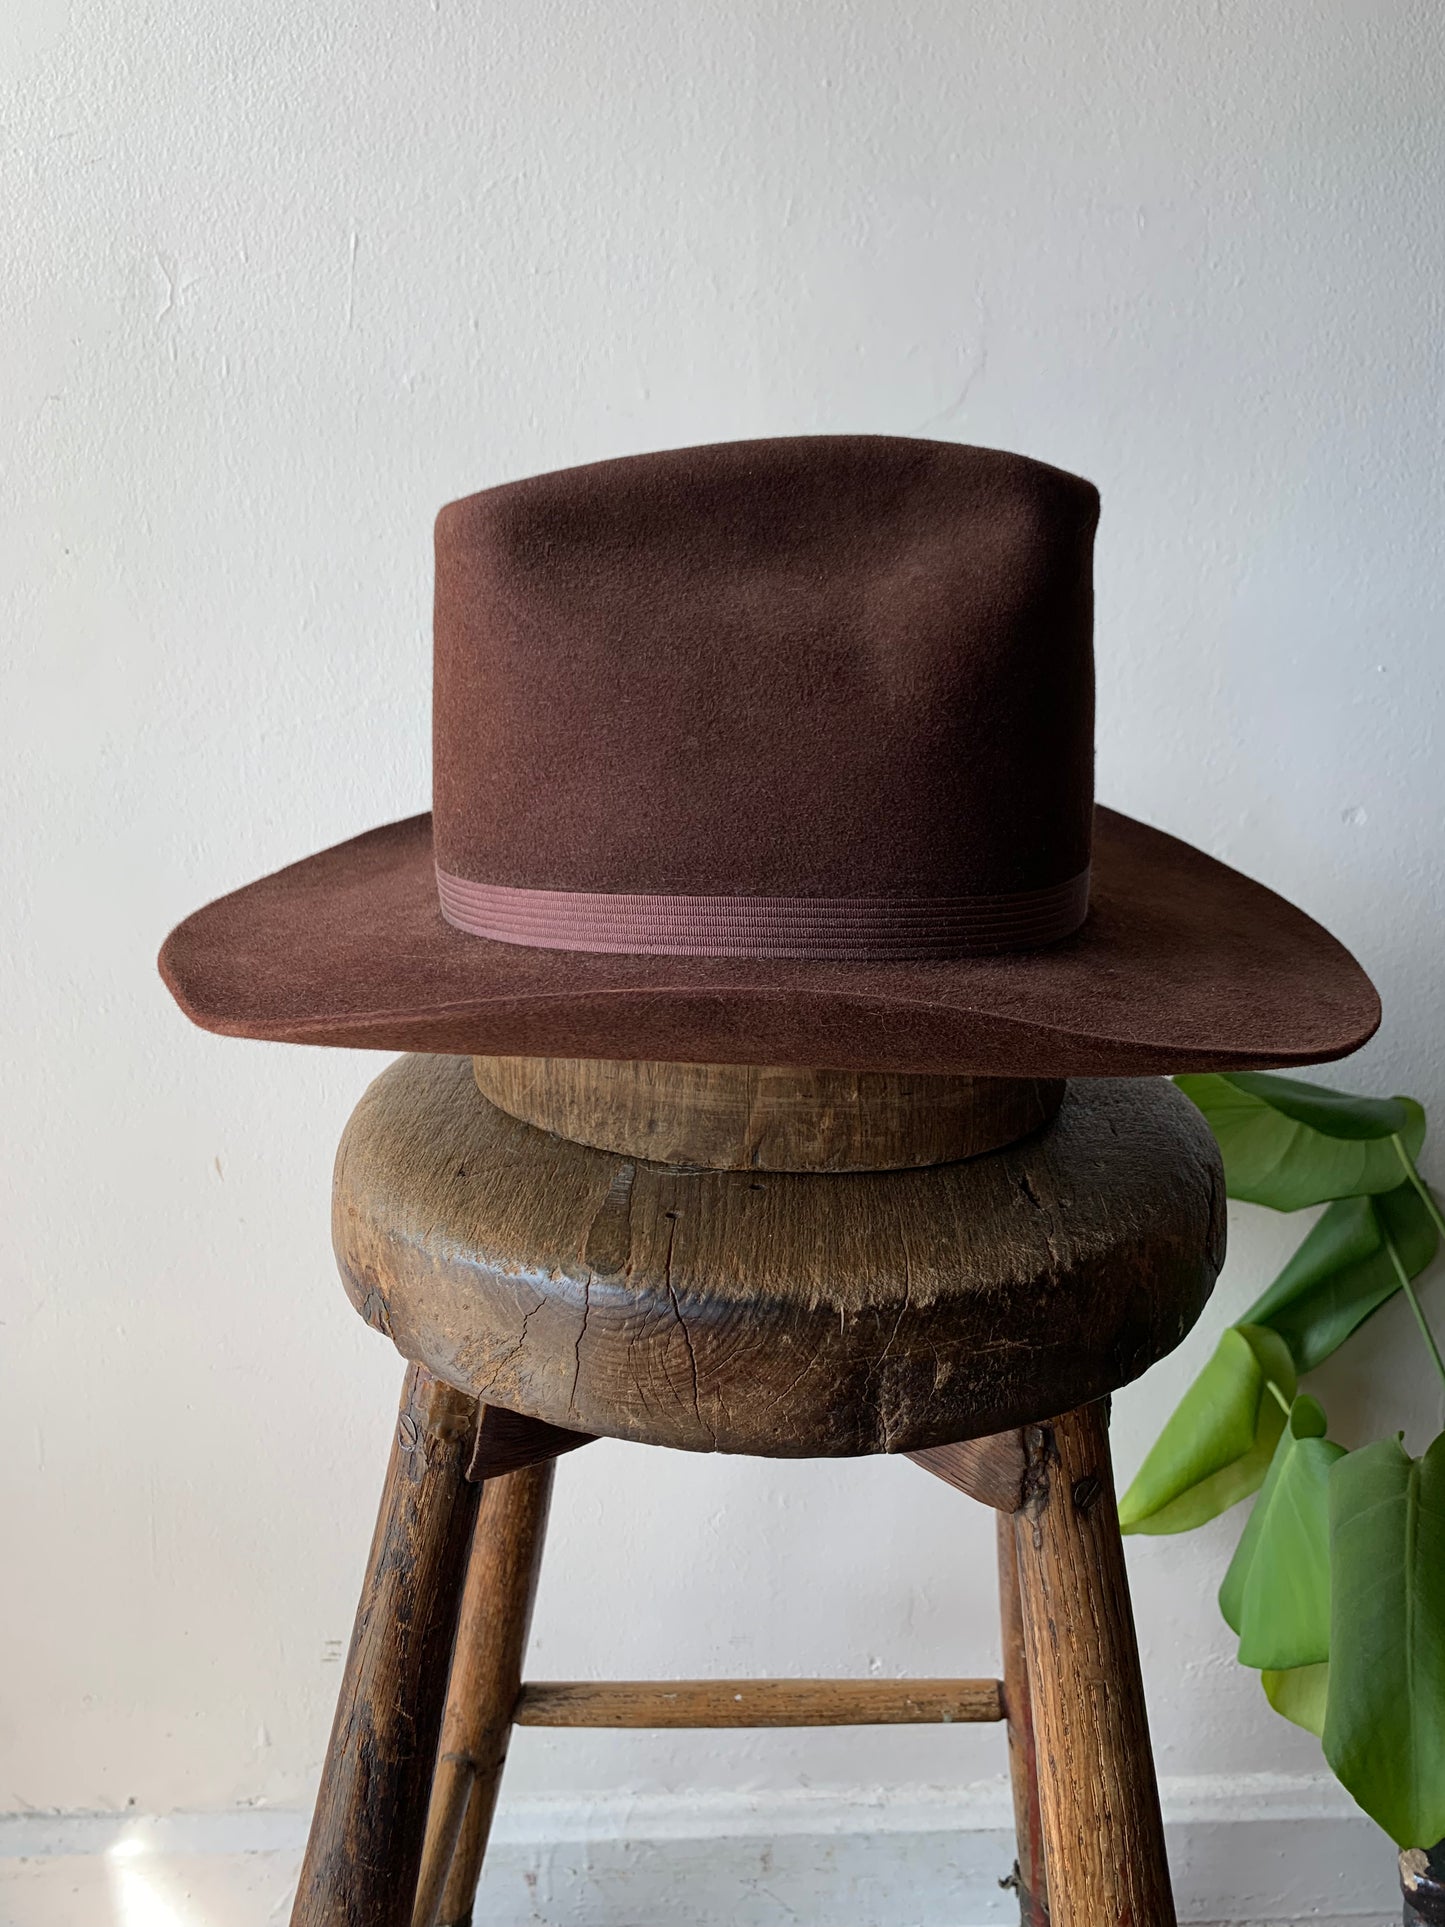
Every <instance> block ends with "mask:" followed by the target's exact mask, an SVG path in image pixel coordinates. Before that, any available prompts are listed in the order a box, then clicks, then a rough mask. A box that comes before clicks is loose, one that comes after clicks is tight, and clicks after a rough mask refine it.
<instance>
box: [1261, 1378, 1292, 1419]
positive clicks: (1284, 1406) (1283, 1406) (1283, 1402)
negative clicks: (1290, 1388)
mask: <svg viewBox="0 0 1445 1927" xmlns="http://www.w3.org/2000/svg"><path fill="white" fill-rule="evenodd" d="M1264 1382H1265V1384H1266V1385H1267V1386H1268V1387H1269V1389H1270V1390H1271V1391H1272V1392H1273V1393H1274V1401H1275V1404H1276V1405H1278V1407H1279V1409H1280V1410H1281V1411H1282V1412H1283V1413H1284V1415H1285V1417H1286V1418H1288V1417H1289V1400H1288V1399H1287V1398H1286V1397H1285V1395H1284V1393H1283V1392H1282V1391H1281V1390H1280V1389H1279V1387H1278V1385H1276V1384H1275V1382H1274V1380H1273V1379H1272V1378H1267V1379H1266V1380H1265V1381H1264Z"/></svg>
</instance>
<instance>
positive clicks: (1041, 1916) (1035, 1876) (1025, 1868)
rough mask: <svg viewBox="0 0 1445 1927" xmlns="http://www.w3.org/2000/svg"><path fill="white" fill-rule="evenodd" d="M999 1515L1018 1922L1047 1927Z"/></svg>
mask: <svg viewBox="0 0 1445 1927" xmlns="http://www.w3.org/2000/svg"><path fill="white" fill-rule="evenodd" d="M997 1518H998V1602H999V1623H1000V1625H1001V1627H1002V1631H1003V1703H1004V1717H1005V1718H1006V1719H1007V1721H1008V1768H1009V1779H1010V1780H1011V1782H1012V1783H1013V1796H1014V1833H1015V1835H1016V1836H1017V1838H1018V1861H1017V1865H1016V1869H1015V1871H1016V1874H1017V1879H1018V1895H1019V1927H1049V1888H1048V1878H1047V1875H1046V1874H1045V1871H1044V1837H1043V1813H1042V1810H1041V1808H1040V1805H1039V1775H1038V1763H1037V1760H1036V1758H1035V1754H1034V1716H1033V1706H1032V1703H1031V1700H1030V1694H1029V1662H1028V1651H1027V1647H1026V1643H1025V1640H1024V1622H1023V1602H1022V1600H1021V1599H1020V1597H1019V1555H1018V1547H1017V1545H1016V1544H1015V1541H1014V1532H1015V1528H1014V1521H1013V1515H1012V1514H1011V1513H1007V1512H1000V1513H999V1514H998V1515H997Z"/></svg>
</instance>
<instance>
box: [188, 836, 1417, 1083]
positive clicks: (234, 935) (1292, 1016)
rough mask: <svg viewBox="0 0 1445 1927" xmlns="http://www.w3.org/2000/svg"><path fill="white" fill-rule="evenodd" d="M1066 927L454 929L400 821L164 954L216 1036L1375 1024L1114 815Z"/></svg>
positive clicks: (769, 1051) (1068, 1061) (500, 1039)
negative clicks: (855, 932)
mask: <svg viewBox="0 0 1445 1927" xmlns="http://www.w3.org/2000/svg"><path fill="white" fill-rule="evenodd" d="M1093 843H1094V870H1093V890H1092V894H1091V898H1090V908H1089V916H1088V919H1087V921H1086V922H1085V923H1084V925H1083V927H1082V929H1080V930H1078V931H1077V932H1076V933H1075V934H1074V935H1073V936H1072V937H1066V938H1064V940H1063V941H1062V942H1061V943H1057V944H1052V945H1050V946H1049V947H1048V948H1046V949H1043V950H1035V951H1029V952H1024V953H1019V954H1015V955H1004V956H991V957H971V958H967V959H964V960H961V961H955V962H912V963H875V964H850V963H801V962H796V961H790V960H778V959H768V960H765V961H753V960H750V959H745V958H737V957H721V958H715V957H619V956H594V955H588V954H585V953H583V952H580V951H576V952H574V951H563V950H531V949H527V948H524V947H523V946H521V945H518V944H508V943H494V942H489V941H488V940H487V939H485V938H482V937H471V936H467V935H465V934H464V933H463V932H462V931H460V930H454V929H453V928H452V926H451V925H450V924H449V923H447V922H446V921H445V920H444V919H443V917H442V914H441V910H440V908H439V907H438V904H437V896H436V885H435V880H434V877H433V874H432V864H433V848H432V829H431V819H430V817H428V816H416V817H411V818H409V819H408V820H407V821H405V822H402V823H394V824H391V825H388V826H387V827H386V828H384V829H379V830H372V831H370V832H368V833H367V834H366V835H365V836H359V837H355V838H353V839H352V840H351V841H350V842H347V843H341V844H338V845H337V846H336V847H335V848H334V849H330V850H325V851H322V852H321V854H320V855H318V856H313V857H308V858H306V860H305V861H304V862H301V863H295V864H292V865H291V866H290V867H289V868H288V869H285V870H281V871H279V872H278V873H277V874H276V875H275V876H271V877H266V878H263V879H262V880H261V881H260V882H259V883H252V884H248V885H247V886H246V887H245V888H244V889H242V890H237V891H235V892H234V893H233V894H232V895H230V896H227V897H222V898H221V900H220V901H219V902H218V903H213V904H211V905H210V906H209V907H208V908H206V909H204V910H200V911H197V912H196V914H195V915H194V916H192V917H189V918H187V920H186V921H185V922H184V923H183V924H181V926H180V927H179V928H178V929H177V930H175V931H174V932H173V933H172V934H171V936H170V938H169V939H168V940H167V942H166V945H165V948H164V950H163V951H162V953H161V970H162V973H163V975H164V976H165V979H166V982H167V983H168V984H169V986H170V988H171V990H172V992H173V993H174V995H175V997H176V1000H177V1002H178V1003H179V1004H180V1006H181V1008H182V1009H183V1010H184V1011H185V1012H186V1014H187V1016H189V1017H190V1018H192V1019H193V1020H194V1021H195V1022H196V1023H198V1024H200V1025H202V1026H203V1027H204V1028H205V1029H207V1030H214V1031H221V1032H223V1033H225V1034H227V1035H230V1036H238V1037H267V1038H275V1039H278V1040H280V1041H281V1042H283V1043H294V1044H340V1045H348V1046H351V1047H353V1048H357V1049H376V1050H390V1051H442V1052H475V1053H481V1054H486V1055H492V1056H506V1055H509V1054H514V1055H518V1056H539V1057H545V1056H551V1057H615V1058H650V1059H660V1060H671V1061H673V1062H682V1063H686V1062H693V1063H720V1064H801V1065H811V1066H814V1067H817V1068H832V1069H843V1070H847V1069H856V1070H911V1071H939V1072H971V1073H973V1074H975V1075H980V1076H989V1075H994V1076H1001V1077H1111V1076H1130V1075H1137V1074H1140V1073H1143V1072H1148V1071H1184V1070H1243V1069H1262V1068H1265V1067H1267V1066H1270V1065H1290V1064H1315V1063H1322V1062H1324V1061H1325V1060H1326V1059H1329V1058H1333V1057H1343V1056H1345V1055H1346V1054H1347V1053H1348V1052H1349V1051H1352V1050H1354V1049H1355V1048H1356V1047H1357V1046H1358V1045H1360V1044H1362V1043H1364V1041H1365V1040H1366V1038H1367V1037H1369V1036H1370V1034H1371V1033H1372V1032H1373V1030H1374V1029H1375V1027H1376V1025H1377V1024H1378V1022H1379V1016H1380V1007H1379V1001H1378V999H1377V998H1376V996H1375V993H1374V990H1373V989H1372V988H1371V985H1370V982H1369V980H1368V978H1367V977H1366V976H1365V974H1364V972H1363V971H1362V970H1361V969H1360V967H1359V965H1358V964H1357V963H1356V962H1355V961H1354V959H1353V958H1352V957H1351V956H1350V954H1349V952H1348V951H1347V950H1345V949H1344V947H1343V946H1342V945H1341V944H1339V943H1337V942H1336V941H1335V939H1334V938H1333V937H1331V936H1330V935H1329V933H1328V932H1327V931H1325V930H1323V929H1321V928H1320V926H1319V924H1317V923H1315V922H1314V921H1313V920H1312V919H1311V918H1309V917H1307V916H1306V915H1305V914H1304V912H1303V911H1301V910H1296V909H1294V908H1293V907H1292V906H1291V905H1290V904H1288V903H1286V902H1285V901H1284V900H1283V898H1281V897H1278V896H1276V895H1275V894H1274V893H1273V892H1272V891H1270V890H1267V889H1265V888H1264V887H1263V886H1262V885H1260V884H1258V883H1254V882H1251V881H1250V880H1249V879H1248V878H1247V877H1243V876H1241V875H1240V874H1239V872H1238V871H1236V870H1231V869H1229V868H1227V867H1226V866H1225V865H1224V864H1222V863H1217V862H1215V861H1214V859H1213V858H1211V857H1208V856H1205V855H1204V854H1203V853H1202V852H1201V851H1199V850H1196V849H1193V848H1192V847H1191V846H1190V845H1189V844H1187V843H1182V842H1180V841H1179V840H1178V839H1177V838H1176V837H1172V836H1167V835H1165V834H1164V832H1162V831H1160V830H1155V829H1150V828H1149V827H1148V826H1147V825H1145V824H1143V823H1139V822H1137V821H1135V820H1133V819H1131V818H1129V817H1127V816H1120V815H1117V814H1116V813H1115V812H1114V811H1112V810H1105V809H1099V810H1098V811H1096V813H1095V826H1094V838H1093Z"/></svg>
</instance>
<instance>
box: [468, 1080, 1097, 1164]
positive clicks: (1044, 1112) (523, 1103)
mask: <svg viewBox="0 0 1445 1927" xmlns="http://www.w3.org/2000/svg"><path fill="white" fill-rule="evenodd" d="M472 1073H473V1076H474V1077H475V1078H476V1082H477V1089H478V1090H479V1091H480V1092H481V1093H482V1095H483V1097H485V1098H486V1099H487V1100H488V1101H489V1102H490V1103H492V1104H495V1105H496V1106H497V1108H498V1110H501V1111H506V1112H507V1113H508V1115H509V1116H511V1117H516V1118H520V1119H522V1121H523V1122H524V1123H526V1124H532V1125H535V1126H536V1127H537V1128H538V1129H539V1130H543V1131H551V1132H553V1133H555V1135H556V1136H558V1137H564V1138H570V1139H572V1140H573V1142H575V1143H578V1144H587V1145H591V1146H593V1147H594V1148H595V1149H597V1150H603V1151H615V1152H619V1153H621V1154H622V1155H623V1156H625V1157H637V1158H647V1159H650V1160H651V1161H652V1162H654V1163H658V1164H680V1165H688V1166H691V1167H692V1168H694V1169H697V1170H704V1171H799V1172H803V1171H815V1172H825V1171H839V1172H842V1171H900V1170H909V1169H917V1168H919V1167H922V1166H925V1165H930V1164H949V1163H952V1162H953V1161H955V1160H956V1159H959V1158H973V1157H979V1156H981V1155H983V1154H984V1153H985V1152H988V1151H996V1150H999V1149H1001V1148H1002V1147H1003V1146H1004V1145H1006V1144H1013V1143H1016V1142H1017V1141H1018V1139H1019V1138H1021V1137H1027V1136H1028V1134H1029V1133H1030V1132H1031V1131H1036V1130H1038V1129H1039V1127H1040V1126H1041V1125H1043V1124H1047V1123H1048V1121H1049V1119H1050V1118H1052V1117H1053V1116H1054V1114H1055V1112H1056V1111H1057V1110H1058V1108H1059V1105H1060V1103H1061V1102H1062V1100H1063V1095H1064V1082H1063V1080H1062V1079H1061V1078H1037V1077H1017V1078H1014V1077H953V1076H930V1075H925V1074H922V1073H918V1072H909V1071H840V1070H808V1069H801V1068H794V1067H792V1066H759V1065H751V1064H664V1063H645V1062H644V1063H624V1062H613V1061H611V1060H609V1059H604V1058H566V1057H474V1058H473V1059H472Z"/></svg>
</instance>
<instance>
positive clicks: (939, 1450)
mask: <svg viewBox="0 0 1445 1927" xmlns="http://www.w3.org/2000/svg"><path fill="white" fill-rule="evenodd" d="M908 1456H909V1458H910V1459H912V1461H913V1463H914V1464H915V1465H920V1466H922V1468H923V1470H924V1471H925V1472H931V1473H932V1474H933V1476H934V1477H935V1478H936V1479H942V1480H943V1482H944V1484H945V1485H951V1486H952V1487H953V1488H954V1490H955V1491H956V1492H965V1493H967V1495H968V1497H969V1498H970V1499H977V1501H978V1502H979V1504H980V1505H990V1506H992V1507H993V1508H994V1510H995V1511H996V1512H1017V1511H1018V1509H1019V1507H1020V1506H1021V1505H1022V1504H1023V1502H1024V1477H1025V1474H1026V1473H1027V1471H1028V1455H1027V1453H1026V1452H1025V1450H1024V1435H1023V1433H1022V1432H1021V1431H1019V1430H1018V1428H1017V1427H1015V1428H1014V1430H1012V1431H1009V1432H995V1433H994V1434H993V1436H992V1437H991V1438H985V1439H959V1440H958V1441H957V1442H956V1443H955V1444H953V1445H930V1446H928V1447H927V1448H926V1449H925V1450H924V1451H922V1452H910V1453H909V1455H908Z"/></svg>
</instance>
